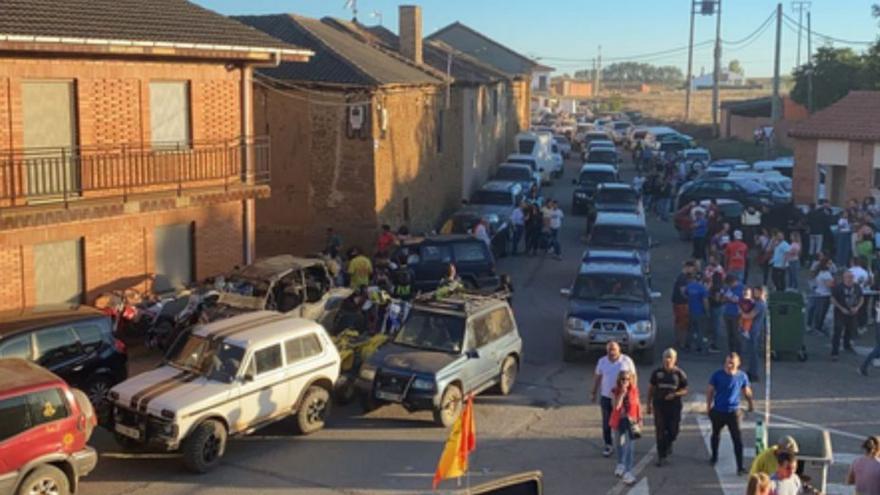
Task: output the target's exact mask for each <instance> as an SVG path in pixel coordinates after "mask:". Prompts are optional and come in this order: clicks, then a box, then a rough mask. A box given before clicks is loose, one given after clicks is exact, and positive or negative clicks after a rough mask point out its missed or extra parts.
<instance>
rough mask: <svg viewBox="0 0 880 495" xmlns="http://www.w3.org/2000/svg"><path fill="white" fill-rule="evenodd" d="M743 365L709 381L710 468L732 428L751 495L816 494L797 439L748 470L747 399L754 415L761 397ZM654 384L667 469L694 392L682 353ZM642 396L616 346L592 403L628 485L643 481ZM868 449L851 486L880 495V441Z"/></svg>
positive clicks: (661, 457)
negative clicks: (639, 449) (639, 459)
mask: <svg viewBox="0 0 880 495" xmlns="http://www.w3.org/2000/svg"><path fill="white" fill-rule="evenodd" d="M740 364H741V363H740V356H739V354H738V353H736V352H730V353H728V354H727V356H726V358H725V360H724V365H723V366H722V367H721V368H720V369H718V370H716V371H715V372H714V373H712V374H711V376H710V377H709V379H708V383H707V386H706V408H705V414H706V415H708V418H709V421H710V423H711V427H712V433H711V436H710V447H711V453H710V457H709V463H710V464H712V465H715V464H717V463H718V454H719V452H718V451H719V446H720V438H721V433H722V431H723V430H724V429H725V428H727V430H728V433H729V435H730V438H731V440H732V443H733V451H734V452H733V453H734V459H735V462H736V472H737V474H738V475H739V476H744V475H747V474H748V475H749V480H748V484H747V489H746V490H747V491H746V493H747V495H801V494H804V493H816V490H815V489H814V488H812V487H810V486H809V484H808V483H809V481H810V478H809V477H808V476H805V475H804V470H803V467H804V466H803V464H802V463H799V462H798V457H797V456H798V450H799V448H798V444H797V442H796V441H795V439H794V438H792V437H790V436H783V437H782V438H780V439H779V440H778V441H777V443H776V444H775V445H771V446H769V447H768V448H766V449H765V450H763V451H762V452H759V453H758V455H757V456H756V457H755V458H754V460H753V461H752V464H751V466H750V468H749V469H748V470H747V469H746V465H745V459H744V454H743V441H742V434H741V419H742V402H743V400H745V402H746V404H747V409H746V410H747V411H748V412H752V411H754V398H753V395H752V389H751V381H750V379H749V375H748V373H747V372H745V371H743V370H741V369H740ZM648 383H649V385H648V390H647V394H646V401H645V402H646V408H645V411H644V414H645V415H649V416H650V415H653V416H654V434H655V441H656V449H657V459H656V465H657V467H662V466H664V465H665V464H667V463H668V462H669V458H670V457H671V456H672V454H673V445H674V443H675V441H676V439H677V438H678V434H679V428H680V424H681V420H682V410H683V398H684V397H686V396H687V395H688V393H689V388H688V387H689V383H688V376H687V374H686V373H685V371H684V370H682V369H681V368H680V367H679V366H678V353H677V352H676V350H675V349H673V348H669V349H666V350H665V351H664V352H663V364H662V365H661V366H660V367H658V368H656V369H654V370H653V371H652V372H651V376H650V379H649V382H648ZM640 395H641V394H640V392H639V386H638V381H637V377H636V368H635V364H634V362H633V360H632V359H631V358H630V357H629V356H627V355H626V354H624V353H622V352H621V349H620V345H619V344H618V343H617V342H614V341H611V342H609V343H608V344H607V346H606V354H605V356H603V357H602V358H600V359H599V361H598V363H597V364H596V368H595V371H594V381H593V388H592V401H593V402H594V403H595V402H597V401H598V402H599V406H600V408H601V411H602V437H603V440H604V448H603V450H602V455H603V456H604V457H611V456H612V455H615V457H616V461H617V462H616V464H615V467H614V475H615V476H617V477H619V478H621V480H622V481H623V482H624V483H625V484H627V485H633V484H635V483H636V481H637V479H636V475H635V473H633V468H634V464H633V463H634V458H635V446H636V443H637V442H638V440H639V439H640V438H641V437H642V424H643V419H644V417H643V412H642V406H641V401H640ZM862 448H863V451H864V455H863V456H862V457H860V458H858V459H856V460H855V461H854V462H853V463H852V465H851V467H850V470H849V473H848V474H847V478H846V482H847V484H850V485H855V489H856V493H857V494H858V495H878V494H880V437H875V436H872V437H869V438H868V439H866V440H865V442H864V443H863V445H862Z"/></svg>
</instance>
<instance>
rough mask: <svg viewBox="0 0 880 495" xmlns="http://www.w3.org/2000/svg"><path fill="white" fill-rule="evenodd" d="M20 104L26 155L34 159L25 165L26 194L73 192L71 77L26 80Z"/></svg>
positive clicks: (76, 177)
mask: <svg viewBox="0 0 880 495" xmlns="http://www.w3.org/2000/svg"><path fill="white" fill-rule="evenodd" d="M21 106H22V124H23V134H24V135H23V138H24V147H25V149H26V150H27V155H26V156H27V158H28V161H29V162H30V161H31V160H33V163H32V166H28V167H27V192H28V194H29V195H33V196H46V195H61V194H64V193H65V192H66V193H68V194H70V193H75V192H76V191H78V190H79V167H78V164H77V162H76V160H73V159H72V158H71V151H72V148H73V147H74V146H75V145H76V142H77V136H76V97H75V86H74V83H73V81H25V82H23V83H22V85H21ZM28 165H31V164H30V163H29V164H28Z"/></svg>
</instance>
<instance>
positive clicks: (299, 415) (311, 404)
mask: <svg viewBox="0 0 880 495" xmlns="http://www.w3.org/2000/svg"><path fill="white" fill-rule="evenodd" d="M330 405H331V402H330V392H328V391H327V389H325V388H323V387H319V386H317V385H312V386H311V387H309V388H308V390H306V394H305V396H303V398H302V401H301V402H300V404H299V409H298V410H297V411H296V429H297V431H299V433H300V434H301V435H310V434H312V433H315V432H316V431H318V430H320V429H322V428H324V422H325V421H326V420H327V416H328V415H329V414H330Z"/></svg>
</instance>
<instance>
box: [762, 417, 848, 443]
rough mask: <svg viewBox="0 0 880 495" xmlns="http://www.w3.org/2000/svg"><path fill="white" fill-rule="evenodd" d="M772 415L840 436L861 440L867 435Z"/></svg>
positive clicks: (798, 424) (788, 421)
mask: <svg viewBox="0 0 880 495" xmlns="http://www.w3.org/2000/svg"><path fill="white" fill-rule="evenodd" d="M759 414H761V415H763V414H764V413H763V412H760V413H759ZM770 417H771V418H774V419H780V420H782V421H785V422H787V423H792V424H794V425H797V426H803V427H804V428H812V429H814V430H826V431H828V432H829V433H831V434H832V435H837V436H840V437H845V438H850V439H853V440H860V441H862V440H864V439H865V435H857V434H855V433H850V432H848V431H843V430H838V429H836V428H828V427H825V426H822V425H817V424H815V423H808V422H806V421H801V420H799V419H794V418H789V417H788V416H781V415H779V414H774V413H770Z"/></svg>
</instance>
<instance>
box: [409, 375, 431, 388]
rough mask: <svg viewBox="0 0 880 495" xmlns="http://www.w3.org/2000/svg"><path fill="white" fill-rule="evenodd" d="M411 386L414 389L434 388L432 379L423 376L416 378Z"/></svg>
mask: <svg viewBox="0 0 880 495" xmlns="http://www.w3.org/2000/svg"><path fill="white" fill-rule="evenodd" d="M411 387H412V388H413V389H415V390H434V381H433V380H427V379H425V378H416V379H415V380H413V382H412V385H411Z"/></svg>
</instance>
